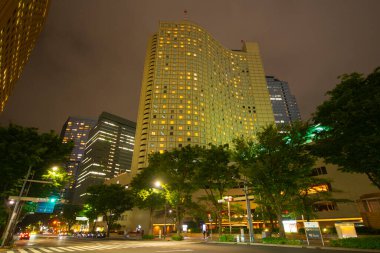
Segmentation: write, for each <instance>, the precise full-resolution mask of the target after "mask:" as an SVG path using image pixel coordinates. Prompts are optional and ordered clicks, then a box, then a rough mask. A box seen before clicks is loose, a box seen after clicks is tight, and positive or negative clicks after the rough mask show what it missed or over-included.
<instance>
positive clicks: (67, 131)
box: [61, 117, 96, 200]
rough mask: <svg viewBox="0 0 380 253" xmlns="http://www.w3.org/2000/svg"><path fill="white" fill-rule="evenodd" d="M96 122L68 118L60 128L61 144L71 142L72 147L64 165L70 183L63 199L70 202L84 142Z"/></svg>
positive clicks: (84, 145) (84, 146)
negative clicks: (68, 158)
mask: <svg viewBox="0 0 380 253" xmlns="http://www.w3.org/2000/svg"><path fill="white" fill-rule="evenodd" d="M95 124H96V120H94V119H86V118H80V117H69V118H68V119H67V120H66V122H65V124H64V125H63V127H62V131H61V138H62V142H63V143H68V142H70V141H72V142H73V144H74V147H73V150H72V151H71V154H70V160H69V161H68V162H67V163H66V171H67V173H68V175H69V176H70V182H69V184H68V185H67V187H66V189H65V196H64V197H65V199H67V200H72V195H73V190H74V188H75V183H76V180H77V177H78V168H79V164H80V162H81V161H82V159H83V155H84V150H85V148H86V142H87V139H88V136H89V133H90V130H91V129H92V128H93V127H94V126H95Z"/></svg>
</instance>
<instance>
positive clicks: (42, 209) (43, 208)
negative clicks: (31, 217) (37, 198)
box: [35, 202, 55, 213]
mask: <svg viewBox="0 0 380 253" xmlns="http://www.w3.org/2000/svg"><path fill="white" fill-rule="evenodd" d="M54 207H55V202H39V203H38V204H37V209H36V211H35V212H36V213H53V211H54Z"/></svg>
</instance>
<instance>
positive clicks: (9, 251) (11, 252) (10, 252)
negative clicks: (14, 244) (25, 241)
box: [7, 250, 15, 253]
mask: <svg viewBox="0 0 380 253" xmlns="http://www.w3.org/2000/svg"><path fill="white" fill-rule="evenodd" d="M7 253H15V252H14V251H13V250H7Z"/></svg>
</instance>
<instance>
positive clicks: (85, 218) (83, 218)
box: [75, 217, 88, 221]
mask: <svg viewBox="0 0 380 253" xmlns="http://www.w3.org/2000/svg"><path fill="white" fill-rule="evenodd" d="M75 220H82V221H86V220H88V218H87V217H75Z"/></svg>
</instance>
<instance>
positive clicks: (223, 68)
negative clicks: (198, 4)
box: [132, 21, 274, 172]
mask: <svg viewBox="0 0 380 253" xmlns="http://www.w3.org/2000/svg"><path fill="white" fill-rule="evenodd" d="M270 123H274V117H273V112H272V107H271V102H270V99H269V94H268V89H267V83H266V80H265V74H264V70H263V66H262V63H261V57H260V53H259V47H258V45H257V43H250V42H243V47H242V50H229V49H227V48H225V47H223V46H222V45H221V44H220V43H219V42H218V41H216V40H215V39H214V38H213V37H212V36H211V35H210V34H209V33H208V32H207V31H205V30H204V29H203V28H202V27H200V26H198V25H196V24H194V23H192V22H189V21H182V22H160V24H159V30H158V32H157V33H156V34H154V35H153V36H152V37H151V38H150V40H149V43H148V49H147V53H146V58H145V67H144V75H143V81H142V87H141V94H140V104H139V111H138V120H137V130H136V143H135V151H134V157H133V164H132V169H133V170H134V172H136V171H137V170H138V169H141V168H144V167H146V166H147V160H148V155H149V154H150V153H152V152H164V150H170V149H173V148H180V147H184V146H186V145H189V144H191V145H201V146H203V145H207V144H208V143H213V144H225V143H231V141H232V140H233V139H234V138H236V137H239V136H255V134H256V133H257V131H259V130H260V129H261V128H262V127H264V126H265V125H267V124H270Z"/></svg>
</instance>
